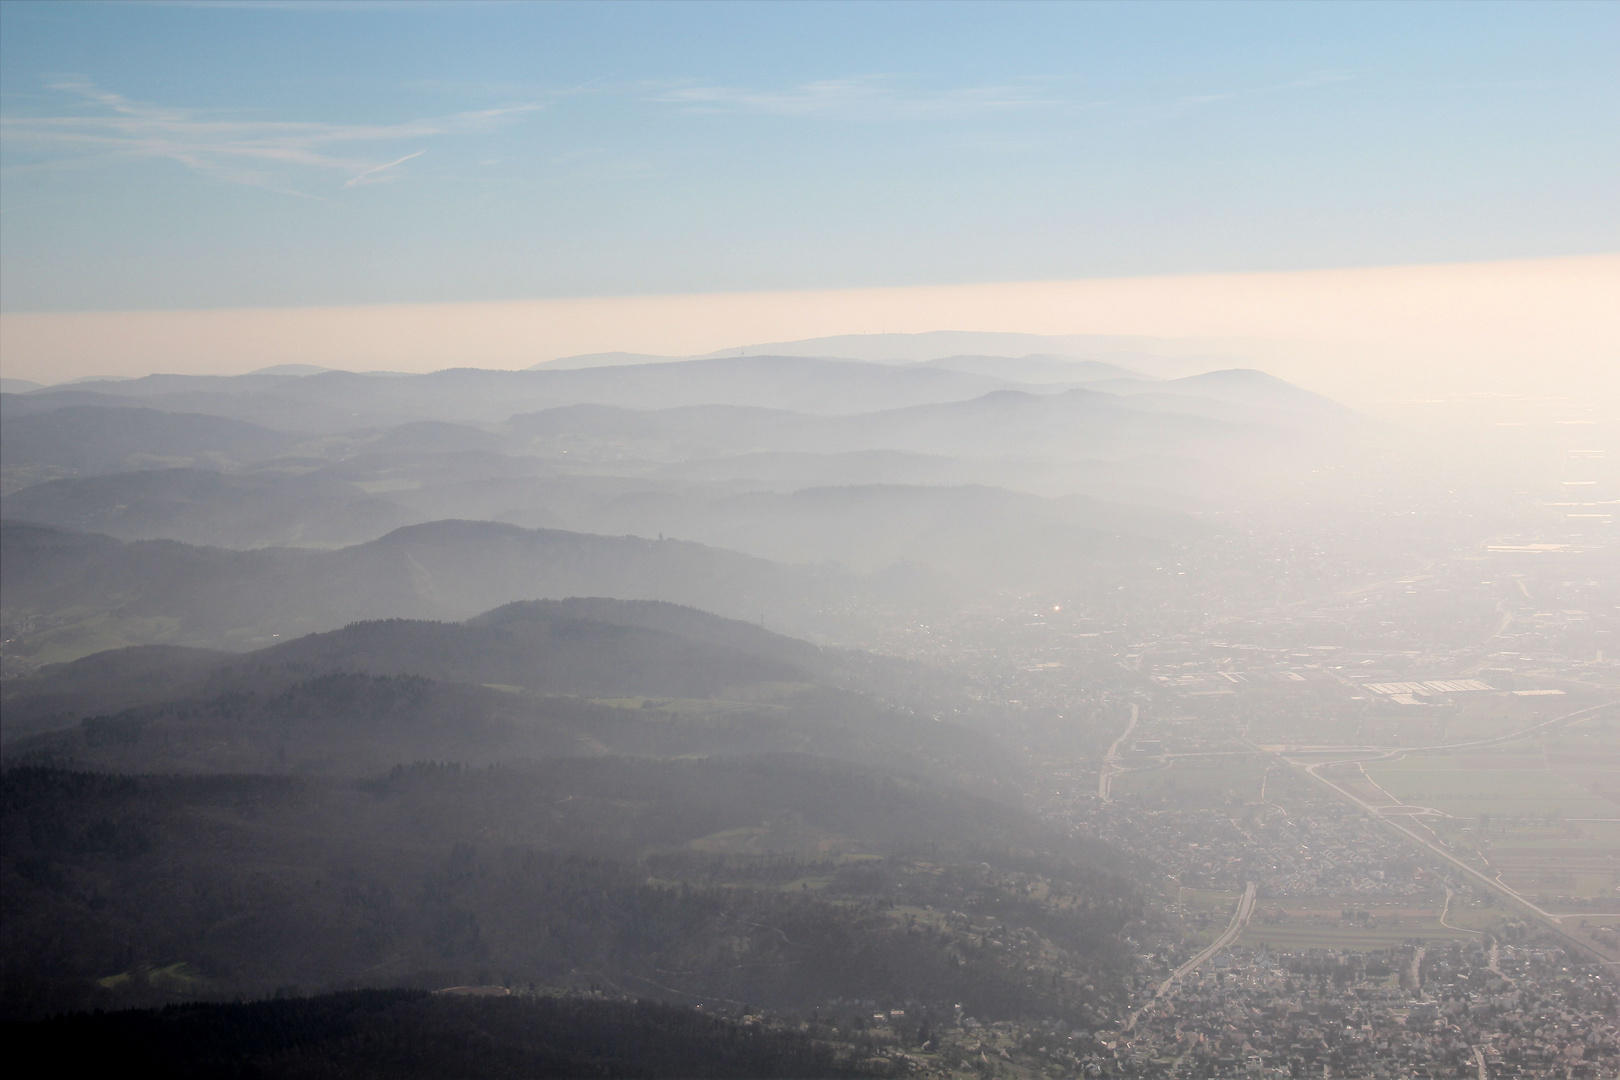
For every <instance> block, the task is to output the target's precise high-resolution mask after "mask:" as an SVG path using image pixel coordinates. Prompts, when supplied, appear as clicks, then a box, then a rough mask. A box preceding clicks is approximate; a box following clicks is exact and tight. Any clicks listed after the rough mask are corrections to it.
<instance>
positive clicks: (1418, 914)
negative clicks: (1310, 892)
mask: <svg viewBox="0 0 1620 1080" xmlns="http://www.w3.org/2000/svg"><path fill="white" fill-rule="evenodd" d="M1445 904H1446V899H1445V895H1444V894H1443V893H1442V894H1440V895H1437V896H1434V897H1425V898H1415V899H1414V898H1405V899H1400V900H1390V901H1371V902H1369V901H1368V900H1367V898H1365V897H1360V898H1356V897H1312V898H1309V899H1302V898H1297V897H1290V898H1286V899H1279V900H1270V899H1267V898H1265V897H1261V898H1260V902H1259V904H1258V905H1257V906H1256V907H1255V912H1254V918H1253V919H1251V920H1250V921H1249V925H1248V927H1247V928H1245V930H1244V931H1243V936H1242V937H1241V938H1239V939H1238V940H1239V944H1240V945H1245V946H1265V947H1267V948H1271V949H1387V948H1394V947H1396V946H1399V945H1401V944H1403V943H1404V942H1408V941H1412V940H1414V939H1417V940H1422V941H1442V940H1454V939H1458V938H1467V937H1473V936H1474V935H1473V934H1470V933H1469V932H1468V931H1469V930H1471V929H1482V928H1484V927H1486V926H1489V925H1491V924H1492V923H1494V922H1495V921H1498V920H1499V919H1500V918H1501V911H1500V909H1495V910H1493V909H1490V908H1485V907H1482V906H1480V905H1475V904H1470V903H1467V902H1465V901H1464V900H1463V899H1462V898H1461V897H1458V898H1454V899H1453V900H1452V903H1451V907H1450V910H1449V911H1447V912H1446V922H1447V923H1449V924H1450V925H1449V926H1442V925H1441V922H1440V916H1441V913H1442V911H1445V910H1446V907H1445ZM1347 911H1348V912H1349V913H1350V915H1349V917H1348V918H1347V917H1346V916H1345V912H1347Z"/></svg>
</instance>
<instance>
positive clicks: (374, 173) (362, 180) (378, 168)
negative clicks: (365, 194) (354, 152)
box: [343, 150, 427, 187]
mask: <svg viewBox="0 0 1620 1080" xmlns="http://www.w3.org/2000/svg"><path fill="white" fill-rule="evenodd" d="M425 153H427V151H426V150H418V151H416V153H414V154H406V155H405V156H404V157H402V158H396V159H395V160H393V161H390V162H388V163H387V164H386V165H373V166H372V167H371V168H369V169H367V170H366V171H365V172H363V173H360V174H359V175H358V176H351V177H349V182H348V183H346V184H344V185H343V186H344V187H358V186H359V185H361V184H380V183H382V182H383V181H385V180H392V179H393V176H381V175H379V174H380V173H382V172H384V171H386V170H388V169H392V168H393V167H394V166H395V165H403V164H405V162H407V161H409V160H411V158H419V157H421V156H422V155H423V154H425Z"/></svg>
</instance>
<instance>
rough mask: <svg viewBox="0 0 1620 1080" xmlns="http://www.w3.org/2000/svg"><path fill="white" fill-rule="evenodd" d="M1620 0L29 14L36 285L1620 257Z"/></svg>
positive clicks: (4, 47) (18, 287)
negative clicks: (1569, 0) (1572, 0)
mask: <svg viewBox="0 0 1620 1080" xmlns="http://www.w3.org/2000/svg"><path fill="white" fill-rule="evenodd" d="M1616 57H1620V4H1614V3H1580V4H1568V5H1566V4H1557V3H1535V4H1507V3H1499V4H1442V3H1425V4H1376V3H1358V4H1351V5H1336V4H1255V5H1221V4H1214V3H1197V4H1187V5H1184V4H1175V3H1139V4H1035V5H1014V4H996V5H975V4H904V3H892V4H856V5H842V4H833V3H817V4H811V5H795V4H786V3H773V4H762V5H748V4H720V5H703V4H657V5H637V4H628V3H615V4H587V5H574V4H546V5H525V4H472V3H458V4H453V5H434V4H426V3H411V4H388V3H375V4H344V3H339V4H328V5H300V4H279V3H258V4H254V3H245V4H114V5H101V4H91V3H78V4H61V3H48V4H33V3H25V2H19V0H8V2H7V3H5V4H3V5H0V119H3V124H4V127H3V132H0V170H3V172H0V304H3V306H4V308H5V310H8V311H18V312H20V311H40V310H106V309H148V308H160V309H161V308H194V307H204V308H206V307H235V306H280V305H307V304H354V303H377V302H390V303H395V302H397V303H405V302H421V301H462V300H489V299H512V298H528V297H566V296H595V295H627V294H654V293H671V292H707V291H736V290H769V289H799V288H832V287H861V286H882V285H923V284H941V283H966V282H993V281H1018V280H1035V279H1052V278H1076V277H1109V276H1120V275H1141V274H1169V273H1191V272H1219V271H1241V270H1290V269H1304V268H1318V267H1340V266H1367V265H1383V264H1397V263H1426V262H1453V261H1475V260H1489V259H1509V258H1520V257H1532V256H1548V255H1568V254H1582V253H1592V252H1605V251H1614V250H1617V249H1620V212H1617V198H1616V192H1620V121H1617V117H1620V71H1617V69H1620V65H1617V63H1616V59H1615V58H1616Z"/></svg>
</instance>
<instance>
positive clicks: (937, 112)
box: [652, 75, 1070, 119]
mask: <svg viewBox="0 0 1620 1080" xmlns="http://www.w3.org/2000/svg"><path fill="white" fill-rule="evenodd" d="M652 100H654V101H658V102H662V103H664V104H669V105H676V106H679V107H681V108H682V109H684V110H686V111H688V112H703V113H757V114H762V115H770V116H838V117H852V118H866V119H923V118H928V117H937V118H941V119H945V118H952V117H961V116H967V115H975V114H984V113H995V112H1006V111H1008V110H1012V109H1031V108H1040V107H1052V106H1066V105H1069V104H1070V103H1069V102H1067V101H1064V100H1062V99H1060V98H1054V97H1052V96H1050V95H1047V94H1040V93H1037V92H1036V91H1035V90H1034V89H1033V88H1031V87H1028V86H1021V85H1006V86H976V87H963V88H958V89H953V90H918V89H913V88H909V87H907V86H905V85H904V83H903V82H902V81H900V80H898V79H895V78H893V77H891V76H884V75H867V76H860V77H857V78H848V79H822V80H819V81H816V82H810V83H805V84H803V85H801V86H796V87H793V88H792V89H789V90H779V91H766V90H750V89H745V88H741V87H735V86H690V85H688V86H677V87H670V88H668V89H665V90H663V91H661V92H659V93H657V94H655V95H653V98H652Z"/></svg>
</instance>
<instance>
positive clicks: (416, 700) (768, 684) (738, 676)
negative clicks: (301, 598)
mask: <svg viewBox="0 0 1620 1080" xmlns="http://www.w3.org/2000/svg"><path fill="white" fill-rule="evenodd" d="M907 666H908V665H905V664H903V663H901V662H898V661H886V660H882V659H879V658H874V657H860V656H857V655H852V654H847V653H841V652H837V651H832V650H823V649H819V648H817V647H816V646H814V645H810V644H808V643H807V642H802V641H797V640H794V639H792V638H786V637H783V636H781V635H779V634H774V633H771V632H769V631H766V630H763V629H761V628H759V627H758V626H753V625H750V624H747V623H741V622H737V621H734V620H729V619H722V618H719V617H718V616H714V615H710V614H708V613H706V612H701V611H697V610H695V609H692V608H682V607H679V606H677V605H674V604H664V603H654V602H647V601H619V600H607V599H600V598H596V599H575V600H565V601H555V602H553V601H530V602H522V603H515V604H508V605H504V606H502V607H501V608H498V609H496V610H495V611H492V612H489V613H486V614H485V615H482V616H479V617H477V618H475V619H473V620H470V621H469V622H467V623H441V622H432V621H422V620H404V619H389V620H380V621H372V622H361V623H353V624H351V625H349V626H347V627H344V628H343V629H341V630H334V631H330V632H328V633H324V634H311V635H308V636H306V637H303V638H298V639H295V640H293V641H289V642H286V643H284V644H281V645H275V646H271V647H269V648H265V649H260V650H257V651H255V652H251V653H247V654H231V653H224V652H214V651H208V650H195V649H177V648H168V647H154V646H141V647H134V648H129V649H116V650H111V651H108V652H104V653H98V654H96V655H94V656H89V657H84V658H82V659H80V660H76V661H73V662H72V663H69V664H59V665H52V666H50V667H47V668H45V669H43V670H42V671H40V672H38V673H36V674H33V675H30V676H26V677H22V678H15V679H10V680H7V681H6V683H5V684H4V698H3V704H4V729H3V733H4V735H5V740H6V741H5V756H6V759H7V760H8V761H11V762H19V761H25V762H48V763H52V764H56V765H67V766H72V767H75V768H86V767H90V768H98V769H113V770H117V771H124V772H131V771H133V772H142V771H153V772H172V771H178V772H187V773H196V772H221V771H223V772H273V773H287V772H292V773H305V774H307V773H317V774H339V775H349V776H354V775H361V774H364V773H367V772H372V771H376V770H379V769H386V768H389V767H391V766H393V765H395V764H400V763H407V764H408V763H410V762H412V761H416V760H454V761H465V762H472V763H477V764H488V763H493V762H510V761H517V760H524V759H529V758H541V757H554V756H559V755H594V754H606V753H616V754H635V755H672V754H711V753H725V754H738V753H758V752H771V751H784V750H795V751H806V752H810V753H816V754H822V755H827V756H831V757H838V758H843V759H845V760H850V761H857V762H866V763H869V764H879V765H885V766H888V767H892V768H899V769H903V770H905V771H907V772H910V773H915V774H920V775H932V776H936V777H940V778H943V779H948V780H950V781H952V782H956V783H965V784H967V785H969V786H971V787H978V788H985V789H987V790H1002V791H1006V792H1011V791H1013V790H1016V789H1017V788H1018V786H1019V779H1018V778H1019V777H1020V776H1021V774H1022V766H1021V765H1020V764H1019V763H1018V762H1017V761H1016V759H1015V758H1014V757H1012V756H1011V755H1009V754H1008V753H1007V752H1006V751H1005V750H1004V749H1002V748H1001V747H1000V746H998V745H997V743H996V742H995V741H993V740H991V739H990V738H988V737H986V736H985V735H984V734H981V733H979V732H977V731H974V730H972V729H971V728H969V727H966V726H963V725H962V724H960V723H956V722H950V721H944V720H938V719H935V718H934V717H933V716H932V715H928V714H927V713H925V712H922V711H920V710H918V709H917V708H913V707H908V706H906V705H905V704H903V703H896V702H894V701H892V700H890V698H891V695H890V693H889V691H890V689H891V688H892V687H893V685H894V682H895V680H894V679H893V678H892V676H893V675H895V674H896V673H898V674H904V673H905V671H904V669H906V668H907Z"/></svg>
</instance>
